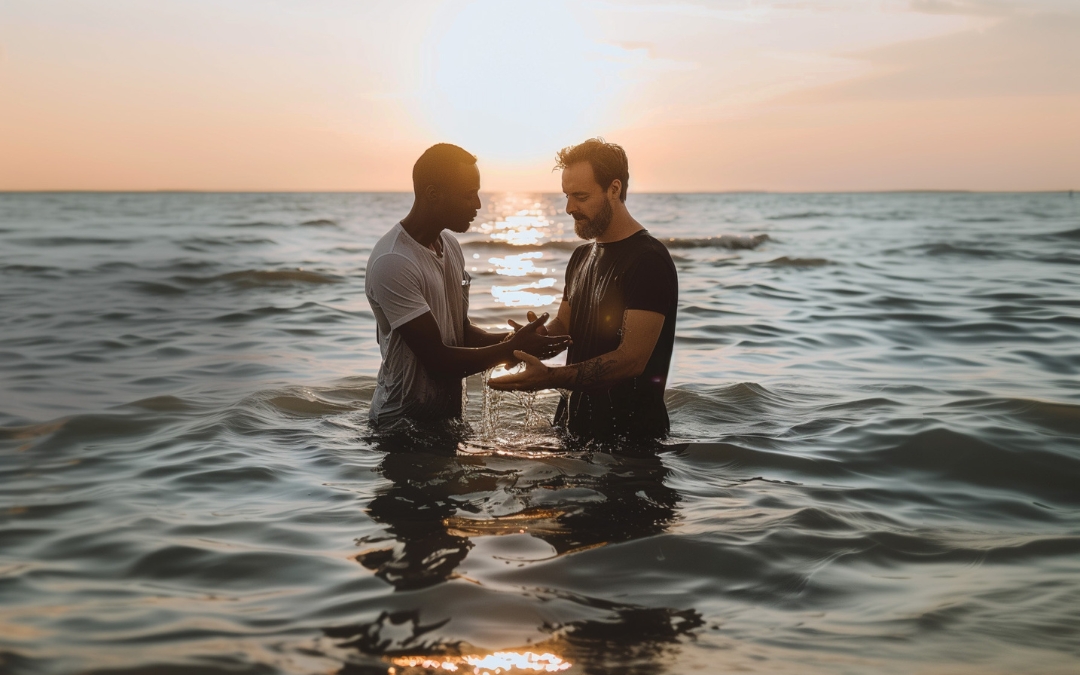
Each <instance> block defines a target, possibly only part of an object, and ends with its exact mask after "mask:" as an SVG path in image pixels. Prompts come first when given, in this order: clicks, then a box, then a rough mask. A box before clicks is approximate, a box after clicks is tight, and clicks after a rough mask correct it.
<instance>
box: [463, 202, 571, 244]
mask: <svg viewBox="0 0 1080 675" xmlns="http://www.w3.org/2000/svg"><path fill="white" fill-rule="evenodd" d="M477 229H478V230H479V231H480V232H483V233H484V234H486V235H488V236H490V237H491V239H492V240H494V241H502V242H506V243H507V244H513V245H514V246H536V245H537V244H540V243H542V242H543V241H544V240H547V239H551V237H552V235H553V234H555V233H556V232H558V233H560V234H561V233H562V231H563V226H562V224H560V223H555V222H552V221H551V220H550V219H549V218H548V217H547V215H545V214H544V212H543V210H542V209H541V208H540V204H538V203H537V204H533V205H532V206H531V207H530V208H526V209H518V210H517V211H516V212H515V213H514V214H512V215H505V216H501V217H498V218H496V219H495V220H492V221H488V222H486V223H481V224H480V227H478V228H477Z"/></svg>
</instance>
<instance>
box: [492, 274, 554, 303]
mask: <svg viewBox="0 0 1080 675" xmlns="http://www.w3.org/2000/svg"><path fill="white" fill-rule="evenodd" d="M554 285H555V280H554V279H552V278H551V277H544V278H543V279H540V280H539V281H534V282H533V283H531V284H518V285H516V286H492V287H491V294H492V295H493V296H495V301H496V302H499V303H502V304H504V305H506V306H507V307H544V306H546V305H550V304H551V303H553V302H555V299H556V298H557V297H558V296H556V295H548V294H541V293H537V292H536V291H535V290H533V289H542V288H551V287H552V286H554Z"/></svg>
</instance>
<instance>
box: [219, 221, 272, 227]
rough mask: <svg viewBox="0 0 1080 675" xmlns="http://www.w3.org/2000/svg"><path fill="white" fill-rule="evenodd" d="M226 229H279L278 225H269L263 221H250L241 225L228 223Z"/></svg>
mask: <svg viewBox="0 0 1080 675" xmlns="http://www.w3.org/2000/svg"><path fill="white" fill-rule="evenodd" d="M227 227H236V228H245V227H280V225H279V224H278V223H270V222H267V221H265V220H252V221H248V222H243V223H229V225H228V226H227Z"/></svg>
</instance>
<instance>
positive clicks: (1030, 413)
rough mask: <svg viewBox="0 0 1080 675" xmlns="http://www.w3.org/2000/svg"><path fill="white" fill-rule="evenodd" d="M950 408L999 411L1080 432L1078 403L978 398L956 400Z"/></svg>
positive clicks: (1058, 429)
mask: <svg viewBox="0 0 1080 675" xmlns="http://www.w3.org/2000/svg"><path fill="white" fill-rule="evenodd" d="M949 407H952V408H969V409H973V410H980V411H992V412H1001V413H1005V414H1007V415H1010V416H1012V417H1015V418H1017V419H1021V420H1024V421H1026V422H1032V423H1034V424H1037V425H1039V426H1041V427H1044V428H1046V429H1051V430H1054V431H1063V432H1066V433H1073V434H1080V405H1076V404H1072V403H1059V402H1054V401H1039V400H1034V399H1024V398H980V399H968V400H963V401H956V402H955V403H951V404H949Z"/></svg>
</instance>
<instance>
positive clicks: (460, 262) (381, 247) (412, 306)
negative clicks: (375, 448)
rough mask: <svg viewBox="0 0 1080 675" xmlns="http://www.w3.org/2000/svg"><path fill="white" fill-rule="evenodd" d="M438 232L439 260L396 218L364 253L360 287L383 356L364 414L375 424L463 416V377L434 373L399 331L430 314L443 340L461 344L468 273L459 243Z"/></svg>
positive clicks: (467, 297)
mask: <svg viewBox="0 0 1080 675" xmlns="http://www.w3.org/2000/svg"><path fill="white" fill-rule="evenodd" d="M439 236H440V238H441V239H442V250H443V254H442V257H439V256H437V255H435V252H434V251H432V250H431V249H429V248H427V247H426V246H422V245H421V244H420V243H419V242H418V241H416V240H415V239H413V238H412V236H411V235H410V234H409V233H408V232H406V231H405V228H403V227H402V226H401V223H398V224H397V225H394V227H392V228H390V231H389V232H387V233H386V234H385V235H383V237H382V238H381V239H379V241H378V243H376V244H375V248H374V249H372V251H371V257H370V258H368V263H367V273H366V275H365V289H364V290H365V293H366V295H367V299H368V303H370V304H371V311H372V312H374V313H375V321H376V322H377V323H378V339H379V350H380V352H381V353H382V366H380V368H379V381H378V385H377V386H376V388H375V395H374V396H373V397H372V399H371V412H370V413H369V417H370V419H371V422H372V423H373V424H379V425H380V426H382V425H385V424H388V423H394V422H396V421H398V420H400V419H402V418H411V419H415V420H420V421H427V420H438V419H445V418H448V417H460V416H461V378H458V377H450V378H447V377H433V376H432V375H431V374H429V373H428V372H427V370H425V368H424V366H423V365H422V364H421V363H420V360H419V359H418V358H417V357H416V354H414V353H413V351H412V350H411V349H409V346H408V345H407V344H405V340H403V339H402V337H401V334H400V333H399V332H398V331H397V329H398V328H399V327H400V326H402V325H403V324H406V323H408V322H409V321H412V320H413V319H415V318H416V317H418V316H421V315H423V314H424V313H425V312H431V314H432V316H433V317H435V323H437V324H438V325H439V332H440V333H441V334H442V340H443V344H446V345H448V346H451V347H462V346H464V345H465V320H466V317H467V316H468V311H469V284H470V282H471V281H472V277H470V276H469V274H468V272H466V271H465V258H464V256H462V254H461V246H460V245H459V244H458V242H457V240H456V239H454V238H453V237H452V236H450V235H449V234H448V233H446V232H445V231H444V232H441V233H440V234H439Z"/></svg>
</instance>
